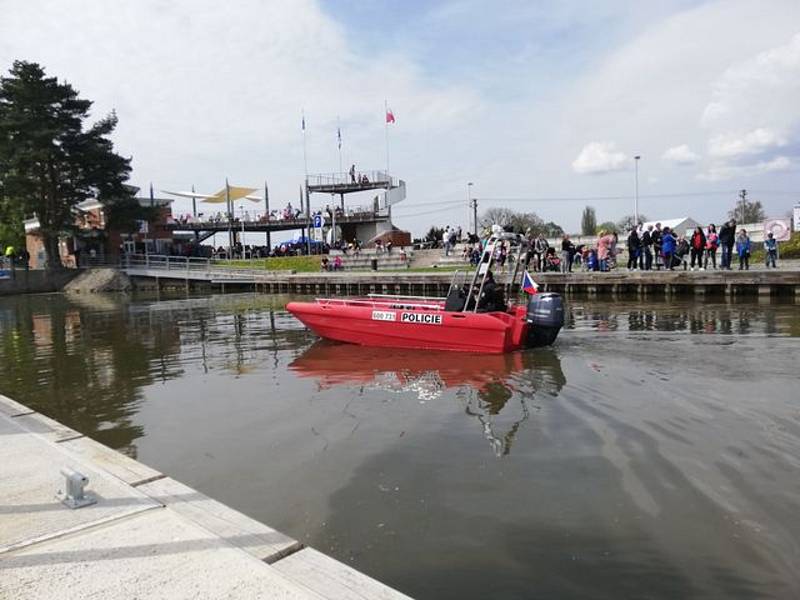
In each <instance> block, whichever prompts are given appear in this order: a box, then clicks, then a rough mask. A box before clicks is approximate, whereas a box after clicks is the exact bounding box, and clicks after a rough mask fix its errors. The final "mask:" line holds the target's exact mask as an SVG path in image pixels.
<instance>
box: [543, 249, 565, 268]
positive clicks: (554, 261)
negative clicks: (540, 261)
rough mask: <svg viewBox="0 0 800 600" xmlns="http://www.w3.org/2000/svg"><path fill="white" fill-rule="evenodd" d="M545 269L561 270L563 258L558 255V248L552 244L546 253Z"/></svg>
mask: <svg viewBox="0 0 800 600" xmlns="http://www.w3.org/2000/svg"><path fill="white" fill-rule="evenodd" d="M542 270H543V271H555V272H556V273H558V272H559V271H561V259H560V258H559V257H557V256H556V249H555V248H553V247H552V246H551V247H550V248H548V249H547V250H546V251H545V253H544V267H543V269H542Z"/></svg>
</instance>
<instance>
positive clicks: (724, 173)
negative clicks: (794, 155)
mask: <svg viewBox="0 0 800 600" xmlns="http://www.w3.org/2000/svg"><path fill="white" fill-rule="evenodd" d="M795 166H796V165H795V161H793V160H792V159H791V158H789V157H788V156H776V157H775V158H773V159H771V160H765V161H760V162H757V163H752V164H728V163H725V162H717V163H713V164H712V165H711V167H709V169H708V170H707V171H705V172H703V173H700V174H699V175H698V176H697V178H698V179H700V180H703V181H725V180H727V179H733V178H735V177H737V178H738V177H754V176H756V175H764V174H765V173H775V172H779V171H788V170H790V169H794V168H795Z"/></svg>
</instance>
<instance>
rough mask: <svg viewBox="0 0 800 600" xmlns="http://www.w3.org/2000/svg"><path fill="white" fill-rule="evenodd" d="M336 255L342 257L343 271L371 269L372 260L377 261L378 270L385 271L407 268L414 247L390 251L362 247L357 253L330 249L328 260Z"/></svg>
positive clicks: (411, 258)
mask: <svg viewBox="0 0 800 600" xmlns="http://www.w3.org/2000/svg"><path fill="white" fill-rule="evenodd" d="M404 252H405V254H404ZM336 256H341V257H342V264H343V266H344V270H345V271H371V270H373V261H374V260H376V261H377V270H378V271H387V270H398V269H407V268H409V267H410V266H411V262H412V260H413V258H414V249H413V248H412V247H411V246H407V247H404V248H392V251H391V252H386V251H381V252H377V251H376V249H375V248H364V249H362V250H361V251H360V252H359V253H358V254H353V253H352V252H348V253H347V254H345V253H343V252H342V251H341V250H331V251H330V255H329V258H330V260H331V261H333V259H334V258H335V257H336Z"/></svg>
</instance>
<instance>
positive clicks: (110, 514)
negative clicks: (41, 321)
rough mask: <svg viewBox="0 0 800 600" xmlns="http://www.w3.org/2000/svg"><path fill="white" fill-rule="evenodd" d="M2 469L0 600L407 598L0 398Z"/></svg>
mask: <svg viewBox="0 0 800 600" xmlns="http://www.w3.org/2000/svg"><path fill="white" fill-rule="evenodd" d="M0 465H2V468H1V469H0V598H3V599H5V598H14V599H23V600H27V599H42V600H44V599H48V600H50V599H53V598H58V599H64V600H66V599H72V598H74V599H82V600H83V599H86V598H98V599H100V598H103V599H104V598H114V599H134V598H139V599H140V598H147V599H155V598H165V599H166V598H169V599H183V598H186V599H189V598H191V599H205V598H282V599H287V600H288V599H317V600H319V599H321V598H331V599H336V600H339V599H341V600H344V599H345V598H360V599H365V600H367V599H373V598H374V599H382V600H394V599H402V598H407V597H406V596H404V595H403V594H400V593H399V592H396V591H395V590H392V589H391V588H389V587H387V586H385V585H383V584H381V583H379V582H377V581H375V580H374V579H371V578H369V577H367V576H366V575H363V574H362V573H359V572H358V571H355V570H354V569H352V568H350V567H349V566H347V565H344V564H342V563H340V562H338V561H336V560H334V559H332V558H330V557H328V556H325V555H324V554H321V553H319V552H317V551H316V550H314V549H312V548H303V546H302V545H301V544H300V543H298V542H297V541H295V540H293V539H291V538H289V537H288V536H285V535H283V534H282V533H280V532H277V531H275V530H274V529H271V528H270V527H267V526H266V525H264V524H262V523H259V522H258V521H255V520H253V519H250V518H249V517H247V516H245V515H243V514H241V513H239V512H237V511H235V510H233V509H231V508H228V507H227V506H225V505H223V504H221V503H219V502H216V501H215V500H212V499H211V498H209V497H207V496H205V495H203V494H201V493H200V492H197V491H196V490H193V489H192V488H189V487H187V486H185V485H183V484H181V483H180V482H178V481H175V480H173V479H171V478H169V477H166V476H164V475H163V474H161V473H159V472H158V471H155V470H153V469H151V468H150V467H147V466H146V465H143V464H141V463H139V462H137V461H135V460H133V459H131V458H128V457H126V456H123V455H122V454H119V453H117V452H115V451H114V450H111V449H110V448H107V447H105V446H103V445H102V444H99V443H98V442H95V441H94V440H91V439H89V438H87V437H84V436H82V435H81V434H80V433H78V432H76V431H74V430H72V429H69V428H68V427H64V426H63V425H61V424H59V423H57V422H55V421H53V420H52V419H49V418H47V417H45V416H44V415H41V414H38V413H35V412H33V411H31V410H30V409H28V408H27V407H25V406H23V405H21V404H19V403H17V402H14V401H13V400H10V399H9V398H6V397H5V396H2V395H0ZM64 467H70V468H73V469H75V470H77V471H80V472H81V473H83V474H84V475H86V476H88V478H89V485H88V487H87V491H88V493H89V494H91V495H93V496H94V497H95V498H96V499H97V502H96V504H93V505H91V506H86V507H83V508H79V509H74V510H72V509H69V508H67V507H66V506H64V505H63V504H62V503H61V502H60V501H59V500H57V499H56V497H55V495H56V492H57V490H59V489H63V488H64V486H63V482H64V478H63V476H62V475H61V474H60V472H59V471H60V470H61V469H62V468H64Z"/></svg>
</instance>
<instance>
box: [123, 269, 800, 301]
mask: <svg viewBox="0 0 800 600" xmlns="http://www.w3.org/2000/svg"><path fill="white" fill-rule="evenodd" d="M508 277H509V276H508V275H503V274H498V275H497V279H498V280H499V281H501V282H507V280H508ZM534 278H535V279H536V281H537V283H538V284H539V286H540V291H554V292H560V293H566V294H587V295H618V296H631V297H646V296H656V295H662V296H665V295H666V296H678V295H693V296H706V295H709V296H711V295H717V296H783V297H795V298H797V299H800V271H796V270H792V271H788V270H787V271H781V270H770V271H766V270H761V271H755V270H754V271H666V272H665V271H646V272H639V271H634V272H628V271H613V272H608V273H592V272H576V273H563V274H562V273H536V274H534ZM131 280H132V282H133V286H134V288H136V289H146V290H154V289H180V290H183V289H187V290H194V291H222V292H227V291H245V290H247V291H252V290H255V291H257V292H262V293H268V294H273V293H282V294H304V295H317V296H350V295H365V294H403V295H413V296H438V297H443V296H445V295H446V294H447V291H448V289H449V288H450V285H451V283H452V282H453V281H454V276H453V272H448V271H443V272H440V273H430V272H425V273H415V272H364V271H343V272H338V273H296V274H290V273H286V274H281V273H275V272H273V273H270V274H268V275H267V274H265V275H264V276H258V275H252V274H248V275H247V276H246V277H245V276H243V277H241V278H239V279H234V278H228V279H213V278H209V279H207V280H199V279H188V278H186V277H184V276H181V274H179V273H163V274H155V275H151V276H147V277H142V276H131ZM456 281H457V282H463V281H464V278H463V276H461V277H460V278H458V279H457V280H456ZM517 292H519V285H518V284H514V285H513V286H512V293H517Z"/></svg>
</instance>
